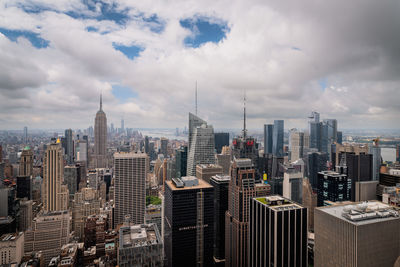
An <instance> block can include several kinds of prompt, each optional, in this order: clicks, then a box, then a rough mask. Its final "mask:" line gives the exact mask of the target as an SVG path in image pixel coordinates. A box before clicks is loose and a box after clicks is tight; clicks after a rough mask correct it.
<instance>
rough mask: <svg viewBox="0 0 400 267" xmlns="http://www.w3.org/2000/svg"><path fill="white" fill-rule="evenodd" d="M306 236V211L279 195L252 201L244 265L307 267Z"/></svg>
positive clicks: (257, 266) (254, 266)
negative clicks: (247, 247)
mask: <svg viewBox="0 0 400 267" xmlns="http://www.w3.org/2000/svg"><path fill="white" fill-rule="evenodd" d="M307 234H308V227H307V209H306V208H304V207H302V206H300V205H299V204H297V203H294V202H292V201H290V200H288V199H285V198H283V197H281V196H279V195H274V196H267V197H258V198H252V199H251V202H250V230H249V236H250V242H249V244H250V247H249V264H248V265H246V266H251V267H261V266H301V267H307V266H308V258H307ZM320 266H323V265H320Z"/></svg>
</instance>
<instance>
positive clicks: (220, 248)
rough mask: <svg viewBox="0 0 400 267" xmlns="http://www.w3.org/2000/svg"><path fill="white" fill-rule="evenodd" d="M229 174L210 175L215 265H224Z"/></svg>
mask: <svg viewBox="0 0 400 267" xmlns="http://www.w3.org/2000/svg"><path fill="white" fill-rule="evenodd" d="M230 180H231V177H230V176H221V175H216V176H213V177H211V179H210V184H211V185H212V186H213V187H214V232H215V238H214V261H215V266H225V212H226V211H227V210H228V188H229V181H230Z"/></svg>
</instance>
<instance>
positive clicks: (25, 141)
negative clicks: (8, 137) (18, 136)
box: [23, 126, 28, 144]
mask: <svg viewBox="0 0 400 267" xmlns="http://www.w3.org/2000/svg"><path fill="white" fill-rule="evenodd" d="M23 141H24V144H27V143H28V127H26V126H25V127H24V136H23Z"/></svg>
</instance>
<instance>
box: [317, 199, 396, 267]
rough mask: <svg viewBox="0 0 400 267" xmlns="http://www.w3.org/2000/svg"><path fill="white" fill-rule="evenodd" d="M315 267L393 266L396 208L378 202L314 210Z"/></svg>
mask: <svg viewBox="0 0 400 267" xmlns="http://www.w3.org/2000/svg"><path fill="white" fill-rule="evenodd" d="M314 230H315V246H314V248H315V251H314V259H315V261H314V263H315V266H326V267H331V266H343V267H356V266H394V263H395V261H396V259H397V258H398V256H399V251H400V238H399V236H400V216H399V214H398V211H395V210H394V209H392V208H390V206H388V205H386V204H384V203H382V202H378V201H368V202H364V203H354V205H343V204H338V205H333V206H326V207H320V208H316V209H315V229H314Z"/></svg>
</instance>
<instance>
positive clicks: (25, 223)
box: [18, 199, 33, 232]
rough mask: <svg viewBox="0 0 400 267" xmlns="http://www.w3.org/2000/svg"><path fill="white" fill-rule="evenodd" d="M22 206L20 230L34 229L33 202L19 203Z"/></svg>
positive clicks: (22, 201) (24, 200)
mask: <svg viewBox="0 0 400 267" xmlns="http://www.w3.org/2000/svg"><path fill="white" fill-rule="evenodd" d="M19 205H20V213H19V219H18V221H19V223H18V228H19V231H22V232H24V231H26V230H28V229H31V228H32V220H33V211H32V206H33V201H32V200H26V199H23V200H21V201H20V202H19Z"/></svg>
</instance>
